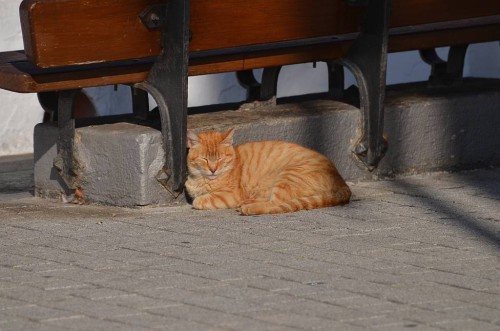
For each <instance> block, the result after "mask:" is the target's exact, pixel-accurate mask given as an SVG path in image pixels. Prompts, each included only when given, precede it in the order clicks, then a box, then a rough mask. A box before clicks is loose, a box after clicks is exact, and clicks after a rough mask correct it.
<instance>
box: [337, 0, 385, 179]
mask: <svg viewBox="0 0 500 331" xmlns="http://www.w3.org/2000/svg"><path fill="white" fill-rule="evenodd" d="M348 2H350V3H352V4H356V5H359V4H362V5H365V6H366V8H365V11H366V12H365V18H364V22H363V25H362V26H361V31H360V34H359V36H358V37H357V39H356V40H355V41H354V44H353V45H352V47H351V49H350V50H349V53H348V55H347V57H346V58H345V59H342V60H340V61H339V63H340V64H342V65H344V66H345V67H347V68H349V69H350V70H351V71H352V73H353V74H354V76H355V77H356V80H357V82H358V86H359V93H360V110H361V114H362V116H363V127H362V135H361V137H360V138H359V140H358V142H357V144H356V146H355V148H354V151H353V152H354V155H356V157H357V158H358V159H359V160H360V161H361V162H363V163H364V164H365V166H366V167H367V168H368V170H370V171H372V170H373V169H375V168H376V167H377V165H378V163H379V161H380V160H381V159H382V157H383V156H384V155H385V152H386V151H387V141H386V140H385V139H384V137H383V127H384V99H385V79H386V69H387V42H388V30H389V15H390V0H367V1H365V0H360V1H356V0H351V1H348Z"/></svg>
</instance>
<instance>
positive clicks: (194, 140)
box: [187, 130, 200, 148]
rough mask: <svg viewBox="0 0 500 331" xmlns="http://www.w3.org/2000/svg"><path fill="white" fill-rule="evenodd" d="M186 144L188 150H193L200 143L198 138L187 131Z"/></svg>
mask: <svg viewBox="0 0 500 331" xmlns="http://www.w3.org/2000/svg"><path fill="white" fill-rule="evenodd" d="M187 143H188V147H189V148H193V147H195V146H197V145H198V144H199V143H200V138H199V137H198V135H197V134H196V133H195V132H194V131H193V130H187Z"/></svg>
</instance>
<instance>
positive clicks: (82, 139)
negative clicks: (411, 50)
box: [35, 80, 500, 206]
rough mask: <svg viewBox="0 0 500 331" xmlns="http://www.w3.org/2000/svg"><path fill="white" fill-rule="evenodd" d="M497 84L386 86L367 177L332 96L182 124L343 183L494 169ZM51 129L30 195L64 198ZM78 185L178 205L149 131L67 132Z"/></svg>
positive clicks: (88, 195) (155, 134) (355, 114)
mask: <svg viewBox="0 0 500 331" xmlns="http://www.w3.org/2000/svg"><path fill="white" fill-rule="evenodd" d="M499 87H500V83H499V82H498V81H491V80H490V81H484V80H480V81H473V82H472V83H471V84H469V83H467V84H465V85H464V86H463V87H462V88H459V89H454V90H447V91H446V90H435V91H429V90H428V89H426V88H425V84H410V85H406V86H404V87H396V88H390V89H389V90H388V92H387V99H386V110H385V133H386V134H387V136H388V137H389V150H388V152H387V155H386V156H385V158H384V159H383V160H382V162H381V163H380V165H379V168H378V169H377V170H375V171H374V172H368V171H367V170H366V168H364V166H363V165H362V164H361V163H360V162H359V161H358V160H357V159H356V158H355V157H354V155H353V153H352V149H353V146H354V144H355V143H356V141H357V139H358V138H359V136H360V130H361V128H360V124H361V116H360V112H359V110H358V109H357V108H355V107H353V106H349V105H346V104H344V103H340V102H336V101H331V100H315V101H309V102H304V103H291V104H283V105H278V106H269V105H267V106H266V105H260V106H259V105H257V104H247V105H244V106H243V107H241V108H240V109H239V110H231V111H221V112H214V113H206V114H196V115H191V116H189V118H188V127H189V128H191V129H194V130H196V131H197V132H201V131H204V130H226V129H228V128H230V127H234V128H236V133H235V141H236V143H237V144H239V143H242V142H246V141H256V140H286V141H292V142H296V143H299V144H301V145H304V146H306V147H309V148H312V149H315V150H318V151H319V152H321V153H323V154H325V155H326V156H328V157H329V158H330V159H331V160H333V162H334V163H335V164H336V166H337V168H338V169H339V171H340V173H341V174H342V175H343V177H344V178H345V179H347V180H350V181H354V180H363V179H374V178H378V177H380V176H382V177H384V176H393V175H396V174H406V173H417V172H425V171H431V170H449V169H454V168H461V169H463V168H472V167H478V166H485V165H499V164H500V130H498V128H499V127H500V112H499V111H498V110H499V108H498V104H500V88H499ZM56 137H57V127H56V126H54V125H53V124H40V125H38V126H37V127H36V128H35V190H36V194H37V195H38V196H44V197H57V196H61V195H62V194H68V192H63V189H62V187H63V186H62V185H61V182H60V180H59V179H58V175H57V172H56V171H55V169H54V168H53V166H52V163H53V159H54V157H55V156H56V147H55V141H56ZM75 155H76V157H77V158H78V162H79V163H80V164H81V165H82V172H81V174H80V175H79V178H78V179H77V181H78V185H79V186H80V187H81V188H82V191H83V193H84V197H85V199H86V201H88V202H96V203H103V204H110V205H119V206H143V205H154V204H163V203H171V202H184V201H185V199H184V197H183V196H181V197H179V198H178V199H173V198H172V196H171V195H170V194H169V193H168V192H167V191H166V190H165V189H164V187H163V186H161V184H160V183H159V182H158V181H157V180H156V178H155V177H156V176H157V175H158V172H159V171H160V170H161V168H162V166H163V160H164V151H163V148H162V139H161V133H160V132H159V131H158V130H155V129H151V128H148V127H144V126H139V125H133V124H128V123H118V124H112V125H99V126H90V127H84V128H79V129H77V130H76V149H75Z"/></svg>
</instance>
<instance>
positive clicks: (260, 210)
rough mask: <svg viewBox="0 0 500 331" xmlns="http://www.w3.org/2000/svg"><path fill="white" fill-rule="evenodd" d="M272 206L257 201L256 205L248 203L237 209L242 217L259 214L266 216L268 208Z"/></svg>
mask: <svg viewBox="0 0 500 331" xmlns="http://www.w3.org/2000/svg"><path fill="white" fill-rule="evenodd" d="M271 205H272V204H270V203H269V202H261V201H258V202H256V203H249V204H246V205H242V206H241V207H240V208H239V211H240V213H241V214H242V215H260V214H268V213H269V208H270V207H271Z"/></svg>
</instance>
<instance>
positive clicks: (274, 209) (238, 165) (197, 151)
mask: <svg viewBox="0 0 500 331" xmlns="http://www.w3.org/2000/svg"><path fill="white" fill-rule="evenodd" d="M233 133H234V130H233V129H229V131H227V132H225V133H220V132H215V131H207V132H204V133H201V134H199V135H196V134H195V133H194V132H193V131H191V130H188V147H189V154H188V170H189V176H188V180H187V182H186V189H187V191H188V193H189V195H190V196H191V197H192V198H193V199H194V200H193V207H194V208H196V209H217V208H239V209H240V211H241V213H242V214H244V215H256V214H277V213H287V212H292V211H297V210H301V209H314V208H322V207H328V206H335V205H341V204H345V203H348V202H349V199H350V197H351V190H350V189H349V187H348V186H347V184H346V183H345V182H344V180H343V179H342V177H340V175H339V173H338V171H337V169H336V168H335V166H334V165H333V163H332V162H331V161H330V160H329V159H328V158H326V157H325V156H323V155H321V154H319V153H318V152H315V151H313V150H310V149H307V148H305V147H302V146H299V145H296V144H292V143H288V142H283V141H259V142H250V143H244V144H241V145H239V146H237V147H233Z"/></svg>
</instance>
